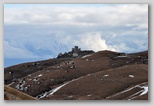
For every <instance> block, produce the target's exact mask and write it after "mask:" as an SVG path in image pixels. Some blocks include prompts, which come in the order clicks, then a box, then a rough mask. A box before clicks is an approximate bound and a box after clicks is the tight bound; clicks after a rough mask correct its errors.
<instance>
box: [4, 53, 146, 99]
mask: <svg viewBox="0 0 154 106" xmlns="http://www.w3.org/2000/svg"><path fill="white" fill-rule="evenodd" d="M4 83H5V84H6V85H7V86H9V87H11V88H15V89H16V90H19V91H21V92H23V93H25V94H28V95H31V96H33V97H35V98H36V99H39V100H148V51H144V52H140V53H133V54H125V53H117V52H112V51H99V52H96V53H92V54H88V55H85V56H82V57H78V58H55V59H49V60H44V61H36V62H29V63H24V64H19V65H15V66H11V67H7V68H5V69H4ZM5 93H6V94H7V92H5ZM12 99H13V98H12Z"/></svg>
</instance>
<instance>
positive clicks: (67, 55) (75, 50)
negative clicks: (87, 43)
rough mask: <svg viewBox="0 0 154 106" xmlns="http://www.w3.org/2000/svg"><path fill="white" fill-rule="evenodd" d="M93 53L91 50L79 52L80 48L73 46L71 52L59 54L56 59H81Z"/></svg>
mask: <svg viewBox="0 0 154 106" xmlns="http://www.w3.org/2000/svg"><path fill="white" fill-rule="evenodd" d="M91 53H94V51H92V50H81V48H79V47H78V46H75V47H74V48H72V51H70V52H68V53H66V52H65V53H64V54H62V53H59V54H58V56H57V58H77V57H82V56H84V55H88V54H91Z"/></svg>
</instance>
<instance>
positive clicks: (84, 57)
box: [82, 54, 91, 58]
mask: <svg viewBox="0 0 154 106" xmlns="http://www.w3.org/2000/svg"><path fill="white" fill-rule="evenodd" d="M89 56H91V54H89V55H85V56H83V57H82V58H86V57H89Z"/></svg>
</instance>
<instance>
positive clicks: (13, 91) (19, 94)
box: [4, 85, 36, 100]
mask: <svg viewBox="0 0 154 106" xmlns="http://www.w3.org/2000/svg"><path fill="white" fill-rule="evenodd" d="M4 90H5V92H8V93H9V94H12V95H14V96H16V97H18V98H20V99H21V100H36V98H34V97H32V96H30V95H27V94H25V93H22V92H20V91H18V90H16V89H14V88H11V87H9V86H7V85H4ZM4 100H9V96H8V95H7V94H6V93H5V94H4Z"/></svg>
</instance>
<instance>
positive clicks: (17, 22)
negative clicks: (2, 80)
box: [4, 4, 148, 67]
mask: <svg viewBox="0 0 154 106" xmlns="http://www.w3.org/2000/svg"><path fill="white" fill-rule="evenodd" d="M76 45H77V46H79V47H80V48H81V49H82V50H94V51H95V52H97V51H102V50H112V51H117V52H125V53H134V52H140V51H144V50H148V4H4V64H5V66H4V67H8V66H11V65H15V64H19V63H24V62H30V61H38V60H45V59H50V58H56V57H57V55H58V54H59V53H60V52H62V53H64V52H68V51H71V48H72V47H74V46H76Z"/></svg>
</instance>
